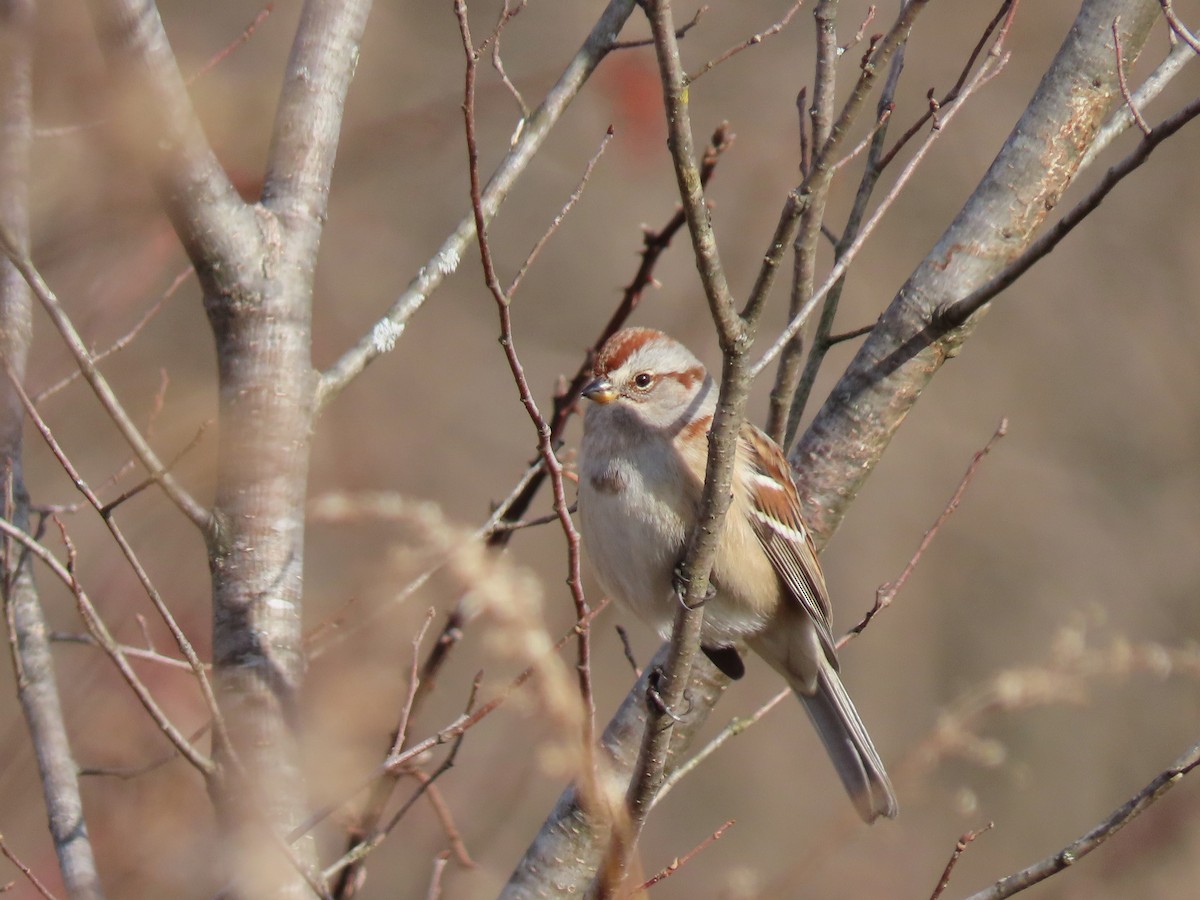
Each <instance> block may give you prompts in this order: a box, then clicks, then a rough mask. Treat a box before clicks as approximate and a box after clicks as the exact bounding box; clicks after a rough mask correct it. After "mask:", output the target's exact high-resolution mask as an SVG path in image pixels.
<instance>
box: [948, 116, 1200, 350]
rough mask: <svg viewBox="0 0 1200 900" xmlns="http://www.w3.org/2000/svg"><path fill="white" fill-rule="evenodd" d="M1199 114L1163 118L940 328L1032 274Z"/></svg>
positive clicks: (955, 324)
mask: <svg viewBox="0 0 1200 900" xmlns="http://www.w3.org/2000/svg"><path fill="white" fill-rule="evenodd" d="M1198 115H1200V100H1193V101H1192V102H1191V103H1189V104H1188V105H1187V106H1186V107H1184V108H1183V109H1181V110H1180V111H1179V112H1177V113H1176V114H1175V115H1173V116H1170V117H1169V118H1167V119H1164V120H1163V121H1162V122H1160V123H1159V124H1158V125H1156V126H1154V128H1152V129H1150V133H1149V134H1148V135H1146V136H1145V137H1144V138H1143V139H1142V142H1141V143H1140V144H1138V145H1137V147H1136V148H1135V149H1134V150H1133V152H1132V153H1130V154H1129V155H1128V156H1126V157H1125V158H1124V159H1123V160H1121V161H1120V162H1119V163H1117V164H1116V165H1115V166H1113V167H1112V168H1110V169H1109V170H1108V171H1107V172H1105V173H1104V177H1103V178H1101V179H1100V183H1099V184H1097V185H1096V186H1095V187H1094V188H1092V190H1091V192H1090V193H1088V195H1087V196H1086V197H1084V198H1083V199H1082V200H1081V201H1079V203H1077V204H1076V205H1075V207H1074V208H1073V209H1072V210H1071V211H1070V212H1068V213H1067V214H1066V215H1064V216H1063V217H1062V218H1061V219H1059V220H1058V221H1057V222H1055V223H1054V224H1053V225H1052V226H1051V227H1050V228H1048V229H1047V230H1046V232H1045V233H1044V234H1043V235H1042V236H1041V237H1039V238H1038V239H1037V240H1035V241H1033V242H1032V243H1030V244H1029V245H1028V246H1027V247H1026V248H1025V250H1024V252H1023V253H1021V255H1020V256H1018V257H1017V258H1016V259H1014V260H1012V261H1011V262H1010V263H1009V264H1008V265H1007V266H1005V267H1004V269H1002V270H1001V271H1000V272H997V273H996V274H995V275H993V276H992V278H991V279H990V280H989V281H988V282H987V283H986V284H983V285H981V286H980V287H978V288H976V289H975V290H974V291H972V292H971V293H969V294H967V295H966V296H965V297H963V298H961V299H958V300H955V301H953V302H952V303H948V304H947V305H946V306H945V308H944V309H943V310H942V311H941V313H940V314H939V316H938V320H939V321H938V322H937V329H938V330H939V331H940V332H942V333H945V332H947V331H949V330H951V329H953V328H959V327H962V326H963V325H964V324H965V323H967V322H968V321H969V320H970V319H971V317H972V316H974V315H975V314H976V313H977V312H979V311H980V310H982V309H983V307H984V306H986V305H987V304H988V302H990V301H991V300H992V299H993V298H994V297H996V296H997V295H998V294H1000V293H1001V292H1002V291H1003V290H1004V289H1005V288H1007V287H1008V286H1009V285H1011V284H1012V283H1013V282H1015V281H1016V280H1017V279H1018V278H1020V277H1021V276H1022V275H1024V274H1025V273H1026V272H1027V271H1029V269H1030V268H1032V266H1033V264H1034V263H1036V262H1037V261H1038V260H1040V259H1041V258H1042V257H1044V256H1046V255H1047V254H1048V253H1049V252H1050V251H1051V250H1053V249H1054V248H1055V247H1057V246H1058V244H1059V242H1060V241H1061V240H1062V239H1063V238H1065V237H1066V236H1067V235H1068V234H1070V233H1071V231H1072V230H1073V229H1074V228H1075V226H1076V225H1078V224H1079V223H1080V222H1082V221H1083V220H1084V219H1085V218H1087V217H1088V216H1089V215H1090V214H1091V213H1092V212H1093V211H1094V210H1095V209H1096V208H1097V207H1099V206H1100V204H1101V203H1102V202H1103V201H1104V198H1105V197H1107V196H1108V194H1109V192H1110V191H1112V189H1113V188H1115V187H1116V186H1117V185H1118V184H1120V183H1121V181H1122V180H1124V178H1125V176H1127V175H1129V174H1130V173H1131V172H1133V171H1134V170H1135V169H1137V168H1138V167H1140V166H1141V165H1142V163H1144V162H1145V161H1146V160H1148V159H1149V158H1150V154H1151V153H1153V152H1154V149H1155V148H1156V147H1157V146H1158V145H1159V144H1161V143H1162V142H1163V141H1165V140H1166V139H1167V138H1169V137H1171V136H1173V135H1174V134H1175V133H1176V132H1177V131H1179V129H1181V128H1182V127H1183V126H1184V125H1186V124H1188V122H1190V121H1192V119H1194V118H1196V116H1198Z"/></svg>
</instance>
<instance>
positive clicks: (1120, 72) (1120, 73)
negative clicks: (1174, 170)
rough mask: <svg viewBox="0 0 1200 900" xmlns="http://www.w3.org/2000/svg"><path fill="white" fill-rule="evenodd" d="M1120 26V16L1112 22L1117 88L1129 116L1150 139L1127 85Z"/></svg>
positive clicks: (1147, 126)
mask: <svg viewBox="0 0 1200 900" xmlns="http://www.w3.org/2000/svg"><path fill="white" fill-rule="evenodd" d="M1120 24H1121V17H1120V16H1117V17H1116V18H1115V19H1113V20H1112V36H1113V53H1114V54H1115V55H1116V58H1117V86H1118V87H1119V88H1120V89H1121V97H1122V98H1123V99H1124V100H1125V106H1126V108H1127V109H1128V110H1129V114H1130V115H1131V116H1133V121H1134V122H1136V123H1137V127H1138V128H1140V129H1141V132H1142V134H1143V135H1145V136H1147V137H1149V135H1150V126H1149V125H1147V124H1146V120H1145V119H1143V118H1142V114H1141V111H1139V110H1138V108H1137V104H1136V103H1134V101H1133V97H1131V96H1130V95H1129V85H1128V84H1126V83H1125V59H1124V53H1123V52H1122V50H1121V29H1120V27H1119V26H1120Z"/></svg>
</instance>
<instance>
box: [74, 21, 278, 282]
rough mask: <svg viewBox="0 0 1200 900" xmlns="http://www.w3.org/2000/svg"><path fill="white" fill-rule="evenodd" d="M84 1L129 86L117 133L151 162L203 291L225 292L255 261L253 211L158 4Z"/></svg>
mask: <svg viewBox="0 0 1200 900" xmlns="http://www.w3.org/2000/svg"><path fill="white" fill-rule="evenodd" d="M90 6H91V10H92V19H93V21H94V23H95V28H96V33H97V37H98V38H99V41H100V46H101V48H102V49H103V50H104V53H105V56H106V58H107V60H108V63H109V68H110V71H111V73H112V76H113V78H114V79H115V80H116V81H117V85H118V87H119V88H120V89H123V90H125V91H127V92H128V96H127V97H125V98H123V99H124V100H125V101H126V104H125V109H126V111H127V113H128V114H127V115H126V116H124V117H123V118H122V120H121V121H120V123H119V128H118V129H116V133H117V135H118V136H119V137H120V138H121V139H122V141H124V142H126V144H127V146H128V147H129V149H130V150H131V152H132V153H134V154H135V156H137V157H139V158H141V159H142V160H144V161H145V163H146V164H147V165H148V166H149V168H150V172H151V177H152V180H153V182H154V184H155V187H156V188H157V189H158V193H159V196H160V197H161V199H162V203H163V207H164V208H165V210H166V213H167V216H168V218H170V220H171V224H172V225H173V226H174V228H175V231H176V233H177V234H178V235H179V239H180V240H181V241H182V242H183V246H184V249H185V250H186V251H187V254H188V256H189V257H190V258H191V260H192V263H193V264H194V265H195V266H196V272H197V274H198V275H199V276H200V279H201V282H202V283H204V284H205V286H206V291H208V290H215V291H216V292H218V293H223V292H225V291H227V290H229V289H230V288H232V287H233V286H234V285H235V284H236V283H237V282H238V280H239V279H240V278H243V277H244V275H245V272H246V271H248V270H253V269H256V268H257V267H258V266H259V265H260V264H261V258H262V255H263V238H262V231H261V230H260V227H259V225H258V223H257V222H256V221H255V218H256V217H255V214H254V212H253V210H252V209H251V208H250V207H249V206H248V205H247V204H246V203H245V202H244V201H243V200H242V198H241V197H240V196H239V195H238V192H237V189H236V188H235V187H234V186H233V183H232V182H231V181H230V179H229V176H228V175H227V174H226V173H225V170H224V168H223V167H222V166H221V163H220V161H219V160H218V159H217V157H216V155H215V154H214V153H213V151H212V148H211V147H210V146H209V144H208V139H207V138H206V137H205V135H204V128H203V126H202V125H201V124H200V121H199V119H198V118H197V117H196V111H195V109H194V108H193V106H192V100H191V97H190V96H189V95H188V90H187V85H186V84H185V83H184V80H183V76H182V75H181V74H180V72H179V66H178V64H177V63H176V61H175V54H174V52H173V51H172V50H171V44H170V42H169V40H168V39H167V33H166V30H165V29H164V28H163V23H162V18H161V17H160V15H159V12H158V7H157V6H156V5H155V4H154V3H153V2H140V0H90Z"/></svg>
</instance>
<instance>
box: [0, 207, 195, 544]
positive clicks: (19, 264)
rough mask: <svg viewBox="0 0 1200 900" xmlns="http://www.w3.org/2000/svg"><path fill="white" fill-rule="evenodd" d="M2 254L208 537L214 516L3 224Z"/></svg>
mask: <svg viewBox="0 0 1200 900" xmlns="http://www.w3.org/2000/svg"><path fill="white" fill-rule="evenodd" d="M0 250H2V251H3V252H4V253H5V255H6V256H7V257H8V258H9V260H10V261H11V262H12V264H13V266H14V267H15V268H16V269H17V271H19V272H20V273H21V275H22V277H23V278H24V279H25V281H26V282H27V283H28V284H29V287H30V288H31V289H32V290H33V294H34V296H35V297H37V298H38V300H39V301H41V304H42V308H43V309H45V310H46V313H47V314H48V315H49V316H50V321H51V322H53V323H54V327H55V328H57V329H58V332H59V334H60V335H62V338H63V341H64V342H65V343H66V345H67V349H69V350H70V351H71V355H72V356H74V357H75V361H76V363H77V364H78V365H79V370H80V371H81V372H82V373H83V377H84V378H85V379H87V382H88V384H90V385H91V386H92V390H93V391H95V393H96V397H97V398H98V399H99V400H100V404H101V405H102V406H103V407H104V411H105V412H107V413H108V415H109V417H110V418H111V419H112V420H113V423H114V424H115V425H116V426H117V430H118V431H120V432H121V434H122V435H123V436H124V437H125V440H126V441H128V442H129V446H130V447H132V448H133V452H134V453H135V454H137V457H138V459H139V460H141V463H142V465H144V466H145V467H146V470H147V472H148V473H149V474H150V477H151V478H153V479H154V480H155V482H156V483H157V484H159V485H161V486H162V489H163V492H164V493H165V494H166V495H167V496H168V497H170V498H171V501H172V502H173V503H174V504H175V505H176V506H177V507H178V508H179V510H180V512H182V513H183V514H184V515H185V516H187V517H188V519H190V520H191V521H192V524H194V525H195V526H196V527H197V528H199V529H200V530H201V532H202V533H204V535H205V536H209V535H210V534H211V532H212V528H213V519H212V515H211V513H209V511H208V510H207V509H205V508H204V507H203V506H201V505H200V504H199V503H198V502H197V501H196V500H195V499H194V498H193V497H192V495H191V494H189V493H188V492H187V490H186V489H185V488H184V487H183V486H182V485H181V484H179V482H178V481H176V480H175V477H174V476H173V475H171V473H170V472H169V471H167V467H166V466H165V465H163V463H162V461H161V460H160V459H159V458H158V454H156V453H155V452H154V450H153V449H152V448H151V447H150V445H149V444H148V443H147V442H146V439H145V438H144V437H142V433H141V432H140V431H139V430H138V427H137V425H135V424H134V422H133V419H131V418H130V416H129V414H128V413H127V412H126V411H125V407H123V406H122V405H121V401H120V400H118V399H117V395H116V394H115V393H114V392H113V389H112V388H111V387H110V386H109V383H108V379H106V378H105V377H104V375H103V374H102V373H101V372H100V370H99V369H98V368H97V367H96V361H95V360H94V359H93V358H92V355H91V353H90V352H89V351H88V349H87V347H86V346H85V345H84V343H83V340H82V339H81V338H80V337H79V332H78V331H76V330H75V326H74V324H73V323H72V322H71V319H70V317H69V316H67V313H66V310H64V309H63V308H62V304H60V303H59V301H58V298H57V297H56V296H54V292H53V291H51V290H50V288H49V286H48V285H47V284H46V282H45V281H43V280H42V276H41V273H39V272H38V270H37V269H36V268H35V267H34V265H33V262H32V260H30V258H29V255H28V254H27V253H25V252H23V251H21V250H20V249H19V245H18V244H17V243H16V242H15V241H14V240H13V237H12V235H11V234H10V233H9V231H8V228H7V227H6V226H5V225H4V224H3V223H0Z"/></svg>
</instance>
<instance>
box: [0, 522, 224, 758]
mask: <svg viewBox="0 0 1200 900" xmlns="http://www.w3.org/2000/svg"><path fill="white" fill-rule="evenodd" d="M59 527H60V530H61V533H62V536H63V540H64V542H65V543H66V546H67V548H68V562H67V564H65V565H64V564H63V563H62V562H60V561H59V559H58V557H56V556H55V555H54V554H53V553H51V552H50V551H49V550H47V549H46V548H45V547H44V546H43V545H42V544H41V543H39V542H38V541H37V540H35V539H34V538H33V536H32V535H30V534H27V533H26V532H24V531H22V530H21V529H20V528H17V527H16V526H15V525H13V524H12V523H11V522H8V521H6V520H4V519H0V531H2V532H3V533H4V534H6V535H8V536H9V537H11V538H12V539H13V540H15V541H17V543H19V544H20V545H21V546H23V547H25V548H26V549H27V550H28V551H29V552H30V553H32V554H33V555H34V556H36V557H37V558H38V559H40V560H41V561H42V562H43V563H44V564H45V565H46V567H47V568H48V569H49V570H50V572H51V574H53V575H54V577H55V578H57V579H58V580H59V581H61V582H62V583H63V584H64V585H65V586H66V587H67V589H68V590H69V591H70V592H71V594H72V595H73V596H74V597H75V603H76V606H77V607H78V609H79V613H80V616H81V618H82V619H83V623H84V625H85V626H87V629H88V631H89V632H90V633H91V635H92V637H93V638H95V640H96V643H97V644H98V645H99V646H100V647H101V648H102V649H103V650H104V652H105V653H107V654H108V657H109V658H110V659H111V660H112V661H113V664H114V665H115V666H116V667H117V671H118V672H120V673H121V677H122V678H123V679H125V683H126V684H128V685H129V687H130V688H131V689H132V690H133V693H134V695H135V696H136V697H137V698H138V700H139V702H141V704H142V706H143V708H145V710H146V712H147V713H149V715H150V717H151V718H152V719H153V720H154V723H155V724H156V725H157V726H158V728H159V730H160V731H161V732H162V733H163V734H164V735H165V736H166V738H167V740H169V741H170V742H171V743H172V744H174V745H175V749H176V750H178V751H179V752H180V754H181V755H182V756H183V757H184V758H185V759H186V760H187V761H188V762H189V763H191V764H192V766H194V767H195V768H196V770H197V771H199V772H200V773H201V774H202V775H204V776H205V777H206V778H207V777H211V776H212V775H213V774H214V773H215V772H216V766H215V765H214V764H213V761H212V760H211V759H209V758H208V757H206V756H204V755H203V754H202V753H200V751H199V750H197V749H196V748H195V747H193V746H192V744H191V743H190V742H189V741H188V739H187V738H186V737H184V736H183V735H182V734H181V733H180V732H179V729H178V728H177V727H176V726H175V724H174V723H173V722H171V720H170V719H169V718H168V717H167V715H166V713H164V712H163V710H162V708H161V707H159V705H158V703H157V701H155V699H154V697H153V695H152V694H151V693H150V690H149V689H148V688H147V687H146V685H145V684H143V683H142V680H141V679H140V678H138V676H137V673H136V672H134V671H133V667H132V666H130V664H129V660H128V658H127V657H126V656H125V654H124V652H123V651H122V650H121V647H120V645H119V644H118V643H117V642H116V640H114V638H113V636H112V634H111V633H110V632H109V630H108V627H107V626H106V625H105V624H104V621H103V620H102V619H101V618H100V615H99V613H98V612H97V611H96V608H95V606H93V605H92V601H91V600H90V599H89V598H88V596H87V594H86V593H85V592H84V590H83V586H82V585H80V583H79V580H78V579H77V578H76V577H75V574H74V572H73V571H72V570H73V568H74V554H75V549H74V547H73V546H72V545H71V544H70V542H69V539H68V538H67V536H66V530H65V528H63V527H62V524H61V523H59Z"/></svg>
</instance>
